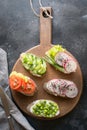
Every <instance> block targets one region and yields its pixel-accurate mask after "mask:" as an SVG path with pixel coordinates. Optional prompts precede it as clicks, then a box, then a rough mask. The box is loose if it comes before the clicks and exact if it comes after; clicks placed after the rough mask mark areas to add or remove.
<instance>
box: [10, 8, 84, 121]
mask: <svg viewBox="0 0 87 130" xmlns="http://www.w3.org/2000/svg"><path fill="white" fill-rule="evenodd" d="M47 10H48V11H49V12H50V14H51V8H50V7H47ZM51 29H52V26H51V19H50V18H49V17H47V18H45V17H44V16H43V7H42V8H41V9H40V45H38V46H35V47H33V48H31V49H29V50H28V51H27V52H30V53H33V54H35V55H37V56H40V57H43V56H45V52H46V51H47V50H49V49H50V48H51V47H52V46H53V45H52V43H51V32H52V30H51ZM67 53H69V54H70V55H71V56H72V57H73V55H72V54H71V53H70V52H68V51H67ZM73 58H74V59H75V57H73ZM75 60H76V59H75ZM76 62H77V60H76ZM77 65H78V66H77V71H76V72H75V73H71V74H64V73H62V72H60V71H58V70H56V69H55V68H54V67H53V66H51V65H49V64H48V63H47V72H46V74H45V75H43V77H41V78H40V77H35V76H33V75H31V74H30V73H29V72H28V71H27V70H26V69H25V68H24V67H23V65H22V63H21V61H20V58H19V59H18V60H17V62H16V63H15V65H14V67H13V70H15V71H17V72H21V73H23V74H24V75H27V76H29V77H30V78H32V79H33V80H34V81H35V82H36V84H37V87H38V91H37V92H36V93H35V95H34V96H30V97H28V96H24V95H23V94H21V93H19V92H16V91H13V90H11V91H12V96H13V98H14V100H15V102H16V104H17V105H18V106H19V108H20V109H21V110H22V111H23V112H25V113H26V114H27V115H29V116H34V115H31V113H29V112H28V111H27V109H26V108H27V106H28V105H29V104H30V103H32V102H33V101H35V100H38V99H50V100H52V101H55V102H56V103H58V105H59V108H60V115H58V116H56V117H53V118H51V119H54V118H59V117H62V116H64V115H66V114H67V113H69V112H70V111H71V110H72V109H73V108H74V107H75V106H76V104H77V103H78V101H79V99H80V96H81V93H82V87H83V82H82V73H81V69H80V66H79V64H78V62H77ZM55 78H61V79H68V80H71V81H73V82H75V83H76V85H77V87H78V90H79V93H78V95H77V97H75V98H73V99H65V98H61V97H55V96H53V95H50V94H48V93H47V92H46V91H45V90H44V89H43V84H44V83H45V82H47V81H49V80H51V79H55ZM34 117H36V116H34ZM37 118H39V117H37ZM40 119H48V118H40Z"/></svg>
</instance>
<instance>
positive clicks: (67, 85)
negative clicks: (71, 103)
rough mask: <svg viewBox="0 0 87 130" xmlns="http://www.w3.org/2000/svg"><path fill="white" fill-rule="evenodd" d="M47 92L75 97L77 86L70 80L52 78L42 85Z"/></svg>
mask: <svg viewBox="0 0 87 130" xmlns="http://www.w3.org/2000/svg"><path fill="white" fill-rule="evenodd" d="M43 88H44V90H45V91H46V92H48V93H49V94H52V95H54V96H60V97H67V98H75V97H76V96H77V94H78V88H77V86H76V84H75V83H74V82H72V81H69V80H65V79H52V80H50V81H48V82H46V83H44V86H43Z"/></svg>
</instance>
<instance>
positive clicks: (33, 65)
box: [20, 53, 46, 77]
mask: <svg viewBox="0 0 87 130" xmlns="http://www.w3.org/2000/svg"><path fill="white" fill-rule="evenodd" d="M20 59H21V62H22V65H23V66H24V68H25V69H26V70H29V71H30V73H31V74H32V75H34V76H37V77H41V76H42V75H43V74H45V73H46V62H45V60H44V59H43V58H40V57H38V56H36V55H34V54H32V53H22V54H21V55H20Z"/></svg>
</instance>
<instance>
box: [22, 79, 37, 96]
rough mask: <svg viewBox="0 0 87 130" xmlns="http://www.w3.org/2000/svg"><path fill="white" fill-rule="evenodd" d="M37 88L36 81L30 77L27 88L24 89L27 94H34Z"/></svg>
mask: <svg viewBox="0 0 87 130" xmlns="http://www.w3.org/2000/svg"><path fill="white" fill-rule="evenodd" d="M35 89H36V84H35V83H34V81H33V80H31V79H29V80H28V82H27V83H26V88H25V90H24V91H23V92H24V93H25V94H32V93H33V92H34V91H35Z"/></svg>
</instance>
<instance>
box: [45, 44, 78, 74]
mask: <svg viewBox="0 0 87 130" xmlns="http://www.w3.org/2000/svg"><path fill="white" fill-rule="evenodd" d="M66 52H67V51H66V49H64V48H63V47H62V46H61V45H55V46H53V47H52V48H51V49H50V50H48V51H47V52H46V53H45V55H46V56H45V59H46V61H47V62H48V63H50V64H51V65H53V66H54V67H55V68H56V69H57V70H59V71H61V72H63V73H66V74H70V73H72V72H76V69H77V63H76V61H75V60H74V58H73V57H72V56H71V55H69V54H68V53H66Z"/></svg>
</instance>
